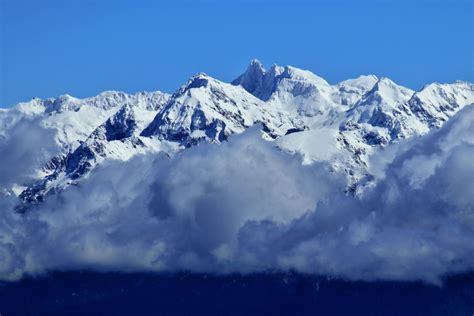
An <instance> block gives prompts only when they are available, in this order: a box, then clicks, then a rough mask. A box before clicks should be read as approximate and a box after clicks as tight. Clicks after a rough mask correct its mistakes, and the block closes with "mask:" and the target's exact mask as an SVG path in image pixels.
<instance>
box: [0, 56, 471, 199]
mask: <svg viewBox="0 0 474 316" xmlns="http://www.w3.org/2000/svg"><path fill="white" fill-rule="evenodd" d="M471 103H474V86H473V84H472V83H467V82H456V83H453V84H438V83H434V84H430V85H427V86H425V87H424V88H423V89H422V90H420V91H417V92H415V91H413V90H411V89H408V88H405V87H402V86H400V85H398V84H396V83H394V82H393V81H391V80H390V79H388V78H378V77H376V76H374V75H366V76H360V77H358V78H356V79H349V80H345V81H342V82H340V83H337V84H334V85H331V84H329V83H328V82H327V81H325V80H324V79H322V78H321V77H319V76H317V75H315V74H313V73H311V72H309V71H307V70H301V69H298V68H294V67H291V66H285V67H281V66H277V65H273V66H271V67H270V69H268V70H266V69H265V68H264V67H263V65H262V64H261V63H260V62H259V61H257V60H253V61H252V62H251V63H250V65H249V66H248V68H247V70H246V71H245V72H244V73H243V74H242V75H240V76H239V77H238V78H237V79H235V80H234V81H233V82H232V83H231V84H228V83H224V82H221V81H219V80H216V79H214V78H211V77H209V76H207V75H205V74H202V73H201V74H198V75H195V76H193V77H192V78H190V79H189V80H188V82H187V83H186V84H184V85H183V86H182V87H181V88H180V89H178V90H177V91H176V92H175V93H174V94H173V95H171V96H169V95H167V94H163V93H161V92H154V93H138V94H135V95H128V94H125V93H122V92H113V91H111V92H104V93H102V94H100V95H98V96H96V97H92V98H87V99H82V100H81V99H76V98H73V97H71V96H68V95H65V96H61V97H59V98H57V99H46V100H40V99H33V100H32V101H30V102H26V103H20V104H19V105H17V106H16V107H14V108H12V109H8V110H2V111H0V136H2V135H3V134H4V132H5V131H7V130H9V129H11V128H15V122H16V121H18V120H19V119H20V118H21V117H35V118H38V119H39V120H40V121H41V123H42V125H43V126H45V127H49V128H53V129H54V130H55V131H56V134H55V135H56V139H55V141H56V142H57V143H58V144H60V146H61V149H62V151H61V154H60V155H58V156H55V157H51V160H50V161H49V162H48V163H47V164H46V165H45V166H43V168H41V170H39V172H38V176H37V177H36V180H35V181H33V182H32V183H26V184H25V183H18V184H17V185H27V187H26V189H25V190H24V191H23V192H22V193H21V198H22V199H23V200H24V201H25V202H26V203H27V205H28V204H29V203H32V202H33V203H35V202H39V201H41V200H42V199H43V198H44V196H45V195H46V194H48V193H50V192H55V191H57V190H62V189H64V188H66V187H67V186H68V185H70V184H75V183H78V182H80V181H81V180H82V179H83V178H84V177H87V175H88V174H89V173H90V172H92V171H93V170H94V169H95V168H96V167H97V166H99V165H100V164H101V163H103V162H104V161H106V160H110V159H116V160H122V161H126V160H128V159H130V158H131V157H133V156H135V155H137V154H140V153H150V152H151V153H158V152H164V153H165V154H168V155H172V154H173V153H175V152H177V151H180V150H184V149H186V148H187V147H190V146H194V145H197V144H199V143H200V142H209V143H220V142H223V141H226V140H227V139H228V137H229V136H230V135H232V134H234V133H241V132H243V131H244V130H245V129H247V128H248V127H250V126H252V125H255V124H261V126H262V136H263V137H264V138H265V139H267V140H269V141H274V140H275V145H276V146H278V147H280V148H281V149H282V150H285V151H289V152H292V153H298V154H301V156H302V157H303V163H306V164H311V163H313V162H314V161H323V162H327V163H328V164H329V165H330V168H331V169H332V170H334V171H342V172H344V173H345V174H346V175H347V178H348V188H349V190H350V191H353V192H355V193H357V192H358V191H359V190H361V188H363V187H364V186H366V185H367V184H370V183H371V181H372V176H371V174H370V173H369V164H370V156H371V155H372V154H373V153H374V152H375V151H376V150H377V149H378V148H381V147H385V146H389V145H390V144H392V143H394V142H397V141H398V140H399V139H404V138H409V137H413V136H415V135H423V134H426V133H428V132H429V131H430V130H431V129H433V128H438V127H440V126H441V125H442V124H443V123H444V122H445V121H447V120H448V119H449V118H450V117H451V116H452V115H454V114H455V113H456V112H457V111H459V110H460V109H461V108H462V107H464V106H466V105H468V104H471ZM3 189H4V188H3Z"/></svg>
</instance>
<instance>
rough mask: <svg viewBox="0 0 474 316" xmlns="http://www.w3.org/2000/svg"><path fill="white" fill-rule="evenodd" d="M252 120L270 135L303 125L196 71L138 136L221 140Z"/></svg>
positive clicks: (238, 89)
mask: <svg viewBox="0 0 474 316" xmlns="http://www.w3.org/2000/svg"><path fill="white" fill-rule="evenodd" d="M255 123H262V124H263V125H264V127H265V129H266V132H267V133H268V135H269V136H270V137H272V138H275V137H276V136H278V135H279V136H281V135H284V134H286V133H287V132H288V130H298V129H303V128H304V124H303V123H302V122H300V121H299V120H297V119H293V118H292V117H291V116H290V115H289V114H288V113H284V112H282V111H279V110H277V109H275V108H272V107H271V106H269V105H268V104H265V103H264V102H262V101H261V100H259V99H258V98H256V97H254V96H253V95H252V94H250V93H248V92H247V91H246V90H244V89H241V88H239V87H236V86H233V85H230V84H227V83H224V82H221V81H219V80H216V79H213V78H210V77H209V76H207V75H204V74H199V75H196V76H193V77H192V78H191V79H190V80H188V82H187V84H186V85H184V86H183V87H182V88H180V89H179V90H178V91H177V92H176V93H174V94H173V96H172V97H171V99H170V100H169V101H168V103H167V104H166V105H165V106H164V108H163V110H162V111H160V112H159V113H158V114H157V116H156V117H155V119H154V120H153V122H152V123H151V124H150V125H149V126H148V127H147V128H146V129H145V130H144V131H143V132H142V133H141V136H146V137H150V136H158V137H159V138H161V139H166V140H169V141H176V142H181V143H183V144H185V145H190V144H194V143H196V142H198V141H200V140H207V141H210V142H221V141H223V140H225V139H226V138H227V137H228V136H229V135H231V134H233V133H239V132H242V131H243V130H244V129H245V128H247V127H249V126H251V125H254V124H255Z"/></svg>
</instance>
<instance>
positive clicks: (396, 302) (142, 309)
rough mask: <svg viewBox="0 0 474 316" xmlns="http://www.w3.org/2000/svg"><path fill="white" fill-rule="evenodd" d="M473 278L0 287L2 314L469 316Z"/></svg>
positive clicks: (69, 279)
mask: <svg viewBox="0 0 474 316" xmlns="http://www.w3.org/2000/svg"><path fill="white" fill-rule="evenodd" d="M473 313H474V274H469V275H462V276H455V277H451V278H449V279H447V280H446V282H445V285H444V286H443V287H442V288H439V287H436V286H430V285H426V284H423V283H420V282H373V283H367V282H348V281H342V280H328V279H327V278H322V277H315V276H306V275H299V274H293V273H290V274H281V273H280V274H257V275H251V276H238V275H232V276H209V275H202V274H184V273H181V274H173V275H156V274H138V273H136V274H119V273H106V274H99V273H91V272H68V273H53V274H50V275H49V276H44V277H41V278H36V279H32V278H28V279H24V280H22V281H19V282H14V283H0V315H1V316H9V315H170V314H173V315H174V314H185V315H198V314H207V315H209V314H217V315H249V314H254V315H263V314H266V315H268V314H271V315H334V314H336V315H469V316H470V315H473Z"/></svg>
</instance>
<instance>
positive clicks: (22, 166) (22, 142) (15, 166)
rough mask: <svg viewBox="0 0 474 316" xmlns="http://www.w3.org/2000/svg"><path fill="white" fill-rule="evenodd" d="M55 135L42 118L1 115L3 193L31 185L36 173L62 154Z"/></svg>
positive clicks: (0, 148)
mask: <svg viewBox="0 0 474 316" xmlns="http://www.w3.org/2000/svg"><path fill="white" fill-rule="evenodd" d="M54 136H55V131H54V130H52V129H49V128H45V127H43V126H42V125H41V122H40V120H39V119H38V118H35V117H31V116H27V115H23V114H21V113H20V112H19V111H16V110H12V111H9V112H3V113H1V115H0V153H1V158H0V174H1V177H0V190H1V189H2V188H6V187H8V186H10V185H12V184H14V183H18V182H20V183H23V182H27V181H28V180H29V179H31V177H32V176H33V174H34V172H35V170H37V169H38V168H40V167H41V166H42V165H43V164H44V163H45V162H46V161H47V160H48V159H49V158H51V157H52V156H53V155H54V154H56V153H58V152H59V147H58V145H57V144H56V142H55V140H54V139H55V138H54Z"/></svg>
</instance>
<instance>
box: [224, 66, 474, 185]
mask: <svg viewBox="0 0 474 316" xmlns="http://www.w3.org/2000/svg"><path fill="white" fill-rule="evenodd" d="M232 83H233V84H234V85H240V86H241V87H243V88H244V89H246V90H247V91H249V92H250V93H252V94H254V95H255V96H257V97H258V98H260V99H262V100H264V101H266V102H268V103H270V104H272V105H273V106H275V107H276V108H280V109H283V110H288V111H289V112H290V113H293V114H297V115H298V116H299V117H300V118H301V119H302V120H303V121H304V122H305V124H306V125H307V126H308V127H309V129H308V130H306V131H304V132H301V133H299V134H297V135H296V134H295V135H289V136H285V137H284V138H282V139H280V140H279V141H278V143H279V146H281V147H282V148H283V149H286V150H289V151H291V152H297V153H300V154H302V156H303V157H304V162H305V163H311V162H313V161H327V162H330V164H331V166H332V168H333V169H334V170H344V171H345V172H346V174H347V175H348V178H349V184H350V186H351V190H354V191H356V190H357V187H358V186H359V187H361V185H362V186H363V185H364V183H366V182H367V181H370V179H371V176H370V174H368V172H367V169H368V164H369V157H370V155H371V154H372V153H373V152H374V150H375V149H377V148H379V147H384V146H387V145H389V144H390V143H392V142H396V141H397V140H398V139H403V138H409V137H412V136H414V135H423V134H426V133H428V132H429V131H430V129H432V128H438V127H440V126H441V125H442V123H444V122H445V121H446V120H447V119H449V117H451V116H452V115H454V114H455V113H456V112H457V111H459V110H460V109H461V108H462V107H464V106H466V105H468V104H471V103H473V102H474V94H473V87H474V86H473V84H472V83H467V82H457V83H454V84H437V83H435V84H431V85H427V86H426V87H424V88H423V89H422V90H421V91H418V92H415V91H413V90H411V89H408V88H405V87H402V86H400V85H397V84H396V83H394V82H393V81H391V80H390V79H388V78H377V77H376V76H374V75H366V76H360V77H358V78H356V79H349V80H345V81H342V82H340V83H338V84H335V85H330V84H329V83H327V82H326V81H325V80H324V79H322V78H320V77H318V76H316V75H314V74H312V73H310V72H309V71H305V70H301V69H296V68H294V67H290V66H286V67H280V66H276V65H273V66H272V67H271V68H270V69H269V70H268V71H267V70H265V68H264V67H263V65H262V64H261V63H260V62H258V61H257V60H253V61H252V62H251V63H250V65H249V67H248V68H247V70H246V72H244V73H243V74H242V75H240V76H239V77H238V78H237V79H236V80H234V81H233V82H232Z"/></svg>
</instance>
